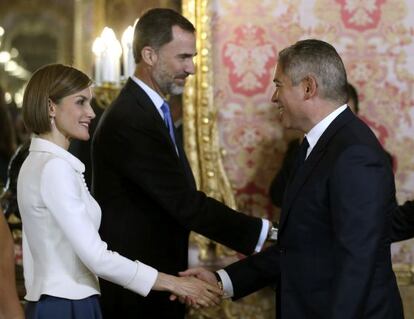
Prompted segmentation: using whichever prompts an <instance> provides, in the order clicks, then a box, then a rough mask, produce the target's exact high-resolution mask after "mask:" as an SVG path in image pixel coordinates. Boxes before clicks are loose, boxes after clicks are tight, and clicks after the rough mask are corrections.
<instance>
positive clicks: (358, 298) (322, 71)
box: [184, 40, 403, 319]
mask: <svg viewBox="0 0 414 319" xmlns="http://www.w3.org/2000/svg"><path fill="white" fill-rule="evenodd" d="M274 83H275V85H276V89H275V93H274V95H273V97H272V101H273V102H274V103H276V105H277V106H278V108H279V111H280V114H281V118H282V123H283V125H284V126H285V127H287V128H295V129H299V130H301V131H302V132H303V133H304V134H305V139H304V140H306V141H307V143H306V142H305V143H304V144H302V145H301V151H303V158H302V160H301V159H300V158H299V157H298V158H297V159H296V165H295V166H296V167H295V168H294V171H293V172H292V174H291V176H290V179H289V182H288V185H287V189H286V192H285V195H284V199H283V203H282V211H281V218H280V227H279V237H278V241H277V243H276V244H275V245H274V246H271V247H270V248H269V249H267V250H265V251H263V252H261V253H259V254H256V255H253V256H250V257H247V258H245V259H244V260H241V261H240V262H237V263H235V264H232V265H230V266H228V267H226V268H225V269H224V270H219V271H218V272H217V273H216V274H217V275H218V276H220V280H221V281H222V282H223V285H224V290H225V292H226V293H227V294H228V295H230V296H233V298H235V299H237V298H241V297H243V296H245V295H248V294H250V293H251V292H253V291H255V290H258V289H260V288H262V287H264V286H266V285H269V284H276V287H277V313H278V316H277V318H278V319H304V318H312V319H313V318H315V319H316V318H317V319H357V318H358V319H402V318H403V311H402V304H401V298H400V295H399V291H398V287H397V283H396V279H395V276H394V273H393V271H392V265H391V253H390V235H391V215H392V213H393V211H394V210H395V208H396V201H395V187H394V177H393V173H392V169H391V166H390V163H389V160H388V159H387V157H386V155H385V152H384V150H383V149H382V147H381V145H380V143H379V142H378V140H377V138H376V137H375V135H374V134H373V133H372V131H371V130H370V129H369V128H368V127H367V125H366V124H364V123H363V122H362V121H361V120H360V119H358V117H357V116H355V115H354V114H353V113H352V111H351V110H350V109H349V108H348V107H347V105H346V104H345V103H346V101H347V88H346V85H347V78H346V72H345V68H344V65H343V62H342V60H341V58H340V57H339V55H338V53H337V52H336V50H335V49H334V47H332V46H331V45H330V44H328V43H326V42H323V41H320V40H304V41H299V42H297V43H296V44H294V45H292V46H290V47H288V48H286V49H284V50H282V51H281V52H280V53H279V61H278V65H277V69H276V75H275V78H274ZM306 144H307V145H306ZM184 275H197V276H198V277H200V278H204V279H205V280H209V281H211V282H215V281H216V277H215V276H214V275H213V274H212V273H210V272H207V271H204V270H202V269H193V270H188V271H187V272H185V273H184Z"/></svg>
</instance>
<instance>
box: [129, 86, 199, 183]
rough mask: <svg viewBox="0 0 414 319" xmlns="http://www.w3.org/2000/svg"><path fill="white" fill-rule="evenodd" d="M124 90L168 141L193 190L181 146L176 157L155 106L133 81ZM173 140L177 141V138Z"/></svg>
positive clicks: (172, 144) (191, 173)
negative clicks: (132, 97)
mask: <svg viewBox="0 0 414 319" xmlns="http://www.w3.org/2000/svg"><path fill="white" fill-rule="evenodd" d="M124 90H127V91H128V93H129V94H132V95H133V96H134V97H135V98H136V99H137V104H138V106H139V107H141V108H142V109H143V110H144V111H145V112H146V113H148V114H149V115H150V117H152V118H153V120H154V123H155V125H156V129H157V130H158V131H159V132H160V133H161V134H162V135H164V138H165V140H166V141H168V143H169V144H170V147H171V150H172V152H174V154H175V157H176V158H177V160H179V162H180V163H181V165H182V166H183V169H184V173H185V175H186V179H187V180H188V182H189V184H190V186H191V187H192V188H194V189H195V188H196V183H195V180H194V175H193V172H192V170H191V167H190V164H189V163H188V160H187V157H186V155H185V152H184V149H183V147H182V146H181V145H179V143H177V149H178V153H179V156H177V151H176V149H175V145H174V142H173V141H172V139H171V136H170V133H169V132H168V128H167V126H166V125H165V122H164V120H163V119H162V117H161V115H160V114H159V113H158V111H157V108H156V106H155V105H154V103H153V102H152V101H151V99H150V98H149V96H148V95H147V94H146V93H145V91H144V90H143V89H142V88H141V87H140V86H139V85H138V84H136V83H135V82H134V81H133V80H131V78H129V79H128V80H127V82H126V84H125V86H124ZM176 133H177V132H176V130H175V127H174V134H175V136H177V134H176ZM175 140H176V141H177V138H176V139H175Z"/></svg>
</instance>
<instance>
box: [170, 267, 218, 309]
mask: <svg viewBox="0 0 414 319" xmlns="http://www.w3.org/2000/svg"><path fill="white" fill-rule="evenodd" d="M179 275H180V277H174V278H175V280H174V282H173V283H172V285H173V286H172V287H171V289H169V290H170V291H171V296H170V300H171V301H174V300H178V301H180V302H181V303H185V304H186V305H188V306H191V307H194V308H197V309H198V308H200V307H211V306H216V305H218V304H220V302H221V299H222V297H223V288H222V286H221V282H220V281H218V280H217V278H216V275H215V274H214V272H211V271H209V270H207V269H204V268H201V267H198V268H191V269H188V270H186V271H183V272H180V273H179Z"/></svg>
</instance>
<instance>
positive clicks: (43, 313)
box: [25, 295, 102, 319]
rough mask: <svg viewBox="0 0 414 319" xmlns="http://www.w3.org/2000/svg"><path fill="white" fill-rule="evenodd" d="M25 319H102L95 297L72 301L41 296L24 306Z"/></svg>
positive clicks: (96, 297)
mask: <svg viewBox="0 0 414 319" xmlns="http://www.w3.org/2000/svg"><path fill="white" fill-rule="evenodd" d="M25 313H26V319H57V318H59V319H102V313H101V307H100V305H99V299H98V296H97V295H94V296H91V297H88V298H85V299H80V300H72V299H65V298H59V297H53V296H48V295H42V296H41V297H40V299H39V301H35V302H33V301H29V302H28V303H27V304H26V310H25Z"/></svg>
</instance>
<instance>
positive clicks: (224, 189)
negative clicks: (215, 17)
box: [183, 0, 236, 208]
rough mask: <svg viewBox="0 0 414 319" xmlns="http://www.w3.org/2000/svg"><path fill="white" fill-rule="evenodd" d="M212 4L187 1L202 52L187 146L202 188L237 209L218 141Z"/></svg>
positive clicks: (191, 90)
mask: <svg viewBox="0 0 414 319" xmlns="http://www.w3.org/2000/svg"><path fill="white" fill-rule="evenodd" d="M208 4H209V1H208V0H184V1H183V14H184V15H185V16H186V17H187V18H188V19H189V20H190V21H191V22H192V23H193V24H194V25H195V27H196V29H197V32H196V34H197V52H198V55H197V56H196V58H195V59H196V61H195V63H196V66H197V68H196V74H195V76H193V77H192V78H190V79H189V80H188V82H187V85H186V90H185V92H184V98H183V99H184V100H183V103H184V110H183V111H184V112H183V113H184V114H183V117H184V121H183V122H184V132H185V141H184V144H185V150H186V154H187V156H188V159H189V161H190V165H191V168H192V169H193V173H194V175H195V178H196V182H197V186H198V188H199V189H200V190H202V191H204V192H205V193H206V194H207V195H209V196H211V197H214V198H216V199H218V200H220V201H222V202H224V203H225V204H226V205H228V206H230V207H233V208H235V207H236V202H235V199H234V195H233V191H232V188H231V186H230V183H229V180H228V178H227V175H226V173H225V170H224V167H223V163H222V160H221V157H222V155H224V154H222V152H221V150H220V146H219V141H218V130H217V118H216V115H217V106H216V105H214V101H213V75H212V72H211V68H212V59H211V30H210V26H211V23H210V22H211V21H210V20H211V18H210V14H209V9H208Z"/></svg>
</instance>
